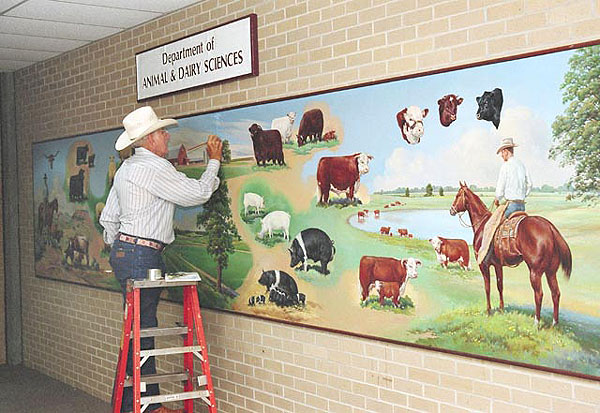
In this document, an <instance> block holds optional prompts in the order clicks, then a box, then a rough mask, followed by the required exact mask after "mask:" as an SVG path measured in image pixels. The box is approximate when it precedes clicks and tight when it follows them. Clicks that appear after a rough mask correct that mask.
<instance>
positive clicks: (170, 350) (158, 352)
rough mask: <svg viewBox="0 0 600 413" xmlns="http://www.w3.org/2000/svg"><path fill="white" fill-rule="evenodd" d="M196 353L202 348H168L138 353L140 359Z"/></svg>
mask: <svg viewBox="0 0 600 413" xmlns="http://www.w3.org/2000/svg"><path fill="white" fill-rule="evenodd" d="M196 351H202V346H187V347H186V346H184V347H170V348H155V349H153V350H142V351H140V356H141V357H146V356H148V357H152V356H164V355H167V354H183V353H193V352H196Z"/></svg>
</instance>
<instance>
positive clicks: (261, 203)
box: [244, 192, 265, 215]
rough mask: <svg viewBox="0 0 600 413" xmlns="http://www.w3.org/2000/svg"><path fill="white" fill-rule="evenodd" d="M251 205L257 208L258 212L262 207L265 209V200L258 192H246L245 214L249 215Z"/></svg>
mask: <svg viewBox="0 0 600 413" xmlns="http://www.w3.org/2000/svg"><path fill="white" fill-rule="evenodd" d="M250 207H254V208H256V213H257V214H258V213H259V212H260V210H261V209H265V200H264V199H263V197H262V196H260V195H258V194H255V193H253V192H246V193H245V194H244V215H248V209H250Z"/></svg>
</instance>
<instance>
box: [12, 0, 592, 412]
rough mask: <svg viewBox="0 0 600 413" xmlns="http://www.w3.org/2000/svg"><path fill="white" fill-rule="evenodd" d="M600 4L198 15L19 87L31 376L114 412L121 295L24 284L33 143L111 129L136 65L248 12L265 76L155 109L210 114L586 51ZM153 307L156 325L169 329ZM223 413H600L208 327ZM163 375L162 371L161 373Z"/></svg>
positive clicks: (365, 349)
mask: <svg viewBox="0 0 600 413" xmlns="http://www.w3.org/2000/svg"><path fill="white" fill-rule="evenodd" d="M599 7H600V6H599V3H598V1H597V0H572V1H553V0H516V1H502V0H494V1H493V0H449V1H434V0H397V1H382V0H362V1H361V0H355V1H329V0H309V1H306V2H294V1H291V0H289V1H288V0H277V1H258V0H248V1H246V2H243V1H239V0H236V1H234V0H232V1H227V0H207V1H203V2H201V3H199V4H197V5H194V6H191V7H189V8H187V9H184V10H182V11H179V12H177V13H174V14H171V15H169V16H166V17H163V18H161V19H158V20H156V21H153V22H150V23H147V24H144V25H141V26H139V27H136V28H134V29H132V30H127V31H125V32H123V33H121V34H118V35H115V36H112V37H109V38H106V39H104V40H101V41H98V42H96V43H94V44H92V45H90V46H86V47H82V48H80V49H77V50H75V51H73V52H69V53H67V54H64V55H62V56H60V57H58V58H55V59H52V60H49V61H47V62H44V63H40V64H36V65H33V66H31V67H29V68H26V69H23V70H21V71H19V72H18V73H17V74H16V89H17V91H18V92H17V94H18V96H17V115H18V134H19V142H20V146H19V157H20V158H19V159H20V164H21V165H22V168H23V171H22V172H23V173H22V174H21V176H22V181H21V183H20V191H21V197H20V210H21V212H22V215H21V217H20V225H21V229H22V232H21V251H22V254H23V255H22V263H21V265H22V270H23V281H22V284H23V292H24V296H23V309H24V314H23V324H24V326H23V327H24V345H25V349H24V350H25V351H24V353H25V355H24V357H25V361H26V364H27V365H28V366H30V367H33V368H35V369H38V370H40V371H43V372H44V373H46V374H49V375H51V376H53V377H56V378H59V379H60V380H62V381H64V382H66V383H68V384H71V385H73V386H76V387H78V388H81V389H83V390H85V391H87V392H89V393H91V394H93V395H95V396H98V397H101V398H103V399H107V400H108V399H109V397H110V390H111V385H112V379H113V369H114V367H115V363H116V355H117V346H118V337H119V330H120V324H121V297H120V295H119V294H117V293H109V292H106V291H101V290H95V289H91V288H85V287H82V286H77V285H70V284H65V283H59V282H55V281H49V280H43V279H39V278H35V277H34V275H33V274H34V267H33V233H32V230H31V224H30V223H31V222H32V221H33V208H32V182H31V145H32V142H37V141H43V140H47V139H52V138H58V137H64V136H72V135H78V134H82V133H87V132H94V131H98V130H102V129H107V128H116V127H119V126H120V121H121V119H122V117H123V116H124V115H125V114H126V113H128V112H129V111H131V110H132V109H133V108H135V107H136V106H138V104H137V103H136V100H135V70H134V56H135V53H136V52H139V51H142V50H145V49H148V48H151V47H153V46H156V45H158V44H161V43H164V42H167V41H170V40H174V39H177V38H180V37H183V36H185V35H187V34H191V33H195V32H197V31H200V30H203V29H207V28H210V27H212V26H214V25H217V24H220V23H223V22H226V21H229V20H232V19H234V18H236V17H241V16H244V15H246V14H248V13H251V12H255V13H257V15H258V23H259V55H260V73H261V74H260V76H259V77H257V78H249V79H244V80H241V81H236V82H231V83H226V84H223V85H218V86H213V87H209V88H204V89H196V90H191V91H186V92H183V93H178V94H175V95H170V96H166V97H162V98H156V99H152V100H150V101H149V103H150V104H151V105H153V106H154V107H155V108H156V109H157V112H158V113H159V115H167V114H168V115H169V116H183V115H187V114H192V113H199V112H202V111H206V110H214V109H219V108H227V107H231V106H236V105H241V104H248V103H254V102H256V101H261V100H266V99H274V98H281V97H287V96H292V95H296V94H300V93H306V92H312V91H319V90H323V89H326V88H332V87H340V86H345V85H352V84H356V83H361V82H368V81H373V80H378V79H385V78H389V77H392V76H400V75H407V74H410V73H417V72H421V71H426V70H432V69H437V68H442V67H447V66H455V65H463V64H468V63H473V62H477V61H481V60H488V59H493V58H498V57H502V56H507V55H512V54H518V53H525V52H531V51H535V50H540V49H547V48H552V47H558V46H564V45H568V44H572V43H579V42H584V41H589V40H595V39H598V38H599V37H600V10H599ZM179 311H180V308H179V306H176V305H174V304H169V303H163V304H161V307H160V312H161V318H160V321H161V322H167V323H171V322H173V321H174V320H175V319H177V318H178V316H177V315H176V314H177V313H178V312H179ZM204 315H205V320H204V322H205V328H206V331H207V337H208V342H209V346H210V354H211V362H212V366H213V374H214V378H215V385H216V388H217V391H218V400H219V404H220V411H223V412H240V413H241V412H317V411H320V412H364V411H372V412H404V411H434V412H464V411H494V412H504V411H506V412H510V413H516V412H533V411H548V410H554V411H557V412H562V411H573V412H596V413H597V412H599V411H600V410H598V406H599V405H600V385H599V384H598V383H596V382H592V381H588V380H584V379H576V378H569V377H565V376H561V375H556V374H550V373H544V372H540V371H535V370H530V369H525V368H518V367H513V366H507V365H503V364H498V363H492V362H485V361H479V360H475V359H470V358H465V357H457V356H450V355H446V354H443V353H439V352H434V351H426V350H418V349H414V348H410V347H405V346H401V345H392V344H385V343H382V342H378V341H371V340H365V339H359V338H354V337H349V336H343V335H338V334H332V333H325V332H320V331H316V330H311V329H307V328H302V327H292V326H288V325H284V324H279V323H274V322H267V321H262V320H258V319H253V318H248V317H245V316H239V315H232V314H228V313H221V312H214V311H205V312H204ZM171 362H172V360H168V361H167V362H165V363H162V364H161V366H163V367H170V365H168V364H170V363H171Z"/></svg>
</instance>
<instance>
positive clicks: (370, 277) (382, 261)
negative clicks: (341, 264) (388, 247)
mask: <svg viewBox="0 0 600 413" xmlns="http://www.w3.org/2000/svg"><path fill="white" fill-rule="evenodd" d="M420 265H421V260H418V259H415V258H412V257H411V258H405V259H401V260H398V259H396V258H391V257H372V256H368V255H365V256H363V257H362V258H361V259H360V266H359V273H358V278H359V281H360V290H361V299H362V301H365V300H366V299H367V297H368V295H369V287H370V285H371V284H373V283H374V282H375V281H387V282H397V283H399V288H398V295H399V296H402V295H404V291H405V290H406V285H407V283H408V280H409V279H411V278H417V275H418V274H417V268H418V267H419V266H420Z"/></svg>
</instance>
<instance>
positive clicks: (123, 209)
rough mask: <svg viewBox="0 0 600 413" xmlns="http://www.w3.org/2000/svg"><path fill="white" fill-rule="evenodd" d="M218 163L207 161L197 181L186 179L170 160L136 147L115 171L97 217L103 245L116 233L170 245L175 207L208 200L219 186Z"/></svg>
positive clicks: (111, 240) (198, 203)
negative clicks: (204, 169)
mask: <svg viewBox="0 0 600 413" xmlns="http://www.w3.org/2000/svg"><path fill="white" fill-rule="evenodd" d="M219 166H220V162H219V161H217V160H214V159H211V160H209V161H208V165H207V167H206V171H204V173H203V174H202V176H201V177H200V179H192V178H188V177H187V176H185V174H183V173H182V172H178V171H177V170H176V169H175V167H174V166H173V165H171V163H170V162H169V161H167V160H166V159H164V158H161V157H160V156H158V155H155V154H154V153H152V152H150V151H149V150H147V149H145V148H136V149H135V154H134V155H133V156H132V157H130V158H128V159H126V160H125V161H124V162H123V164H122V165H121V167H120V168H119V170H118V171H117V173H116V175H115V179H114V183H113V186H112V188H111V189H110V193H109V194H108V198H107V200H106V206H105V207H104V209H103V210H102V214H101V216H100V225H102V226H103V227H104V242H106V243H107V244H112V243H113V241H114V240H115V238H116V236H117V234H118V233H119V232H121V233H123V234H128V235H133V236H135V237H141V238H148V239H154V240H157V241H161V242H163V243H165V244H170V243H171V242H173V240H174V239H175V233H174V232H173V214H174V212H175V205H180V206H182V207H189V206H194V205H200V204H203V203H205V202H206V201H208V199H209V198H210V196H211V195H212V193H213V192H214V191H215V190H216V189H217V188H218V187H219V178H218V177H217V173H218V171H219Z"/></svg>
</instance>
